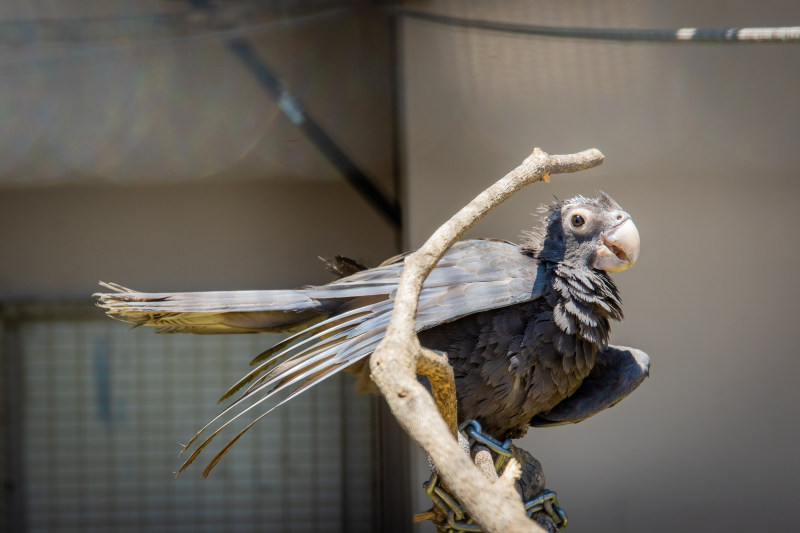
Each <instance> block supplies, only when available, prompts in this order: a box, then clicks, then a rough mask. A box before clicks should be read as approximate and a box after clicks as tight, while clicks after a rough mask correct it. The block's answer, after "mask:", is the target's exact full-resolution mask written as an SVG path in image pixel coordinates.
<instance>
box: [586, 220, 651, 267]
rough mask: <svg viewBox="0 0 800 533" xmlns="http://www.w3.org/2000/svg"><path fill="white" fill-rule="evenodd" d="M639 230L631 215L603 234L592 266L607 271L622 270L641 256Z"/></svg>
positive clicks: (630, 265)
mask: <svg viewBox="0 0 800 533" xmlns="http://www.w3.org/2000/svg"><path fill="white" fill-rule="evenodd" d="M639 245H640V241H639V230H637V229H636V225H635V224H634V223H633V220H631V218H630V217H628V219H627V220H625V221H624V222H623V223H622V224H620V225H619V226H617V227H615V228H614V229H613V230H611V233H609V234H608V235H603V242H602V243H601V244H600V245H599V246H598V247H597V250H596V251H595V257H594V264H593V265H592V268H596V269H598V270H605V271H606V272H622V271H623V270H626V269H628V268H630V267H632V266H633V265H634V264H636V260H637V259H638V258H639Z"/></svg>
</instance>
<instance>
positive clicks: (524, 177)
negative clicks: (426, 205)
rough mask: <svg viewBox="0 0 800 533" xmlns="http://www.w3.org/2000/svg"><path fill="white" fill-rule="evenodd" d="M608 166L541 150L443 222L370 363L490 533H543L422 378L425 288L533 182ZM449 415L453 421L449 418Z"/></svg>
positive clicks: (412, 268)
mask: <svg viewBox="0 0 800 533" xmlns="http://www.w3.org/2000/svg"><path fill="white" fill-rule="evenodd" d="M602 162H603V154H602V153H600V151H599V150H596V149H591V150H586V151H584V152H580V153H577V154H572V155H554V156H550V155H548V154H546V153H545V152H543V151H542V150H540V149H538V148H536V149H534V151H533V153H532V154H531V155H530V156H528V157H527V158H526V159H525V161H523V163H522V164H521V165H520V166H519V167H517V168H516V169H514V170H513V171H511V172H510V173H509V174H507V175H506V176H505V177H504V178H502V179H501V180H500V181H498V182H497V183H495V184H494V185H492V186H491V187H489V188H488V189H486V190H485V191H483V192H482V193H481V194H480V195H478V196H477V197H476V198H475V199H474V200H473V201H472V202H470V203H469V204H468V205H467V206H465V207H464V208H463V209H461V210H460V211H459V212H458V213H456V214H455V215H454V216H453V217H452V218H451V219H450V220H448V221H447V222H446V223H445V224H443V225H442V226H441V227H440V228H439V229H438V230H436V232H435V233H434V234H433V235H432V236H431V237H430V238H429V239H428V241H427V242H426V243H425V244H424V245H423V246H422V247H421V248H420V249H419V250H417V251H416V252H415V253H413V254H411V255H410V256H408V257H407V258H406V261H405V268H404V269H403V274H402V277H401V279H400V284H399V285H398V288H397V293H396V296H395V303H394V312H393V314H392V319H391V322H390V323H389V326H388V329H387V332H386V336H385V337H384V339H383V341H382V342H381V343H380V344H379V345H378V348H377V349H376V350H375V352H374V354H373V355H372V357H371V358H370V370H371V372H372V378H373V380H374V381H375V384H376V385H377V386H378V388H379V390H380V391H381V394H383V396H384V397H385V398H386V401H387V402H388V404H389V407H390V408H391V410H392V413H393V414H394V416H395V417H396V418H397V420H398V422H399V423H400V425H401V426H402V427H403V428H404V429H405V431H406V432H407V433H408V434H409V435H410V436H411V437H412V438H413V439H414V440H415V441H417V442H418V443H419V444H420V446H422V448H423V449H424V450H425V452H427V453H428V455H429V456H430V457H431V459H432V460H433V462H434V463H435V464H436V467H437V470H438V471H439V474H440V475H441V477H442V479H443V481H444V482H445V483H446V484H447V487H448V489H449V490H451V491H452V493H453V494H454V496H455V497H456V498H457V499H458V500H459V502H460V503H461V504H462V505H463V507H464V508H465V510H466V511H467V512H468V513H469V515H470V516H471V517H472V518H473V519H474V520H475V522H477V523H478V524H479V525H480V526H481V527H482V528H483V530H484V531H487V532H498V533H499V532H504V533H505V532H522V531H543V530H542V529H541V528H540V527H538V526H537V525H536V524H535V523H533V522H532V521H531V520H530V519H528V517H527V516H526V515H525V512H524V509H523V506H522V501H521V499H520V496H519V494H518V493H517V491H516V490H515V489H514V486H513V483H508V482H502V483H501V482H497V481H495V482H492V481H490V480H489V479H487V478H486V477H485V476H484V475H483V474H481V472H480V471H479V470H478V469H477V468H476V467H475V465H474V464H473V463H472V460H471V458H470V456H469V455H467V454H465V453H464V452H463V450H462V449H461V448H460V447H459V445H458V442H457V441H456V439H455V438H453V433H452V429H451V428H452V421H451V420H448V423H446V422H445V421H444V420H443V418H442V417H441V416H440V415H439V412H438V411H437V407H436V405H435V403H434V400H433V398H432V397H431V395H430V394H428V391H427V390H426V389H425V388H424V387H423V386H422V385H421V384H420V383H419V382H418V381H417V377H416V372H417V369H418V367H421V368H426V367H427V366H429V365H428V363H422V364H421V363H419V361H420V358H422V357H427V358H430V357H431V356H430V354H428V355H427V356H426V355H423V352H422V348H421V346H420V343H419V339H418V337H417V335H416V333H415V331H414V318H415V315H416V312H417V302H418V299H419V293H420V291H421V290H422V284H423V282H424V281H425V278H427V276H428V274H429V273H430V272H431V270H432V269H433V268H434V266H435V265H436V263H437V262H438V261H439V259H440V258H441V257H442V255H444V253H445V252H446V251H447V250H448V248H450V246H452V245H453V244H454V243H455V242H456V241H458V239H460V238H461V237H462V236H463V235H464V234H465V233H466V232H467V231H468V230H469V229H470V228H472V226H474V225H475V224H476V223H477V222H478V221H479V220H480V219H481V218H483V217H484V216H486V214H488V213H489V212H490V211H491V210H492V209H494V208H495V207H497V206H498V205H499V204H500V203H502V202H503V201H505V200H507V199H508V198H510V197H511V196H512V195H513V194H514V193H516V192H517V191H518V190H520V189H521V188H522V187H524V186H525V185H528V184H530V183H534V182H537V181H542V180H549V176H550V174H562V173H566V172H576V171H579V170H584V169H588V168H592V167H595V166H597V165H599V164H601V163H602ZM448 417H449V416H448Z"/></svg>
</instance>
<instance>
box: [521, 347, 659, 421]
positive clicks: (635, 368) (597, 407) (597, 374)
mask: <svg viewBox="0 0 800 533" xmlns="http://www.w3.org/2000/svg"><path fill="white" fill-rule="evenodd" d="M649 375H650V357H649V356H648V355H647V354H646V353H644V352H643V351H641V350H637V349H635V348H626V347H623V346H608V347H607V348H605V349H604V350H601V351H599V352H598V353H597V357H596V360H595V365H594V367H593V368H592V371H591V373H590V374H589V375H588V376H587V377H586V378H585V379H584V380H583V382H582V383H581V386H580V387H578V390H576V391H575V393H574V394H572V396H569V397H567V398H564V399H563V400H562V401H561V402H559V403H558V404H557V405H556V406H555V407H553V408H552V409H550V410H549V411H547V412H545V413H539V414H538V415H536V416H535V417H533V418H532V419H531V421H530V425H532V426H536V427H547V426H561V425H564V424H575V423H577V422H581V421H583V420H586V419H587V418H589V417H591V416H594V415H596V414H597V413H599V412H600V411H603V410H605V409H608V408H609V407H613V406H614V405H616V404H617V403H619V402H620V401H621V400H622V399H623V398H625V397H626V396H627V395H629V394H630V393H632V392H633V391H634V390H635V389H636V387H638V386H639V385H641V383H642V382H643V381H644V380H645V378H646V377H647V376H649Z"/></svg>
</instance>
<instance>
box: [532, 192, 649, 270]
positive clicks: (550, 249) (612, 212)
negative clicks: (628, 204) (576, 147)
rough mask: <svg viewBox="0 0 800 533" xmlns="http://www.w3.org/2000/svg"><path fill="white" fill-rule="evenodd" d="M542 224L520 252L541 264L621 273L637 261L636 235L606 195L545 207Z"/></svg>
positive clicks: (576, 198)
mask: <svg viewBox="0 0 800 533" xmlns="http://www.w3.org/2000/svg"><path fill="white" fill-rule="evenodd" d="M544 211H545V216H544V217H543V222H544V224H543V225H542V227H540V228H538V229H537V230H534V231H533V232H531V233H529V234H528V235H527V242H526V243H525V244H523V249H525V250H526V251H528V252H529V253H531V254H532V255H534V257H537V258H539V259H540V260H542V261H549V262H554V263H565V264H568V265H570V266H573V267H578V268H581V267H583V268H591V269H595V270H603V271H605V272H621V271H623V270H625V269H628V268H630V267H632V266H633V265H634V263H636V260H637V259H638V258H639V231H638V230H637V229H636V225H635V224H634V223H633V220H632V219H631V216H630V215H629V214H628V213H626V212H625V211H624V210H623V209H622V208H621V207H620V205H619V204H618V203H617V202H615V201H614V200H613V199H612V198H611V197H610V196H609V195H607V194H606V193H604V192H600V196H598V197H597V198H584V197H583V196H576V197H575V198H570V199H569V200H565V201H564V202H562V203H557V204H555V205H553V206H550V207H545V208H544Z"/></svg>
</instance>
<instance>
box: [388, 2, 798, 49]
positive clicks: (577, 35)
mask: <svg viewBox="0 0 800 533" xmlns="http://www.w3.org/2000/svg"><path fill="white" fill-rule="evenodd" d="M391 11H392V12H394V13H395V14H396V15H398V16H401V17H408V18H413V19H418V20H424V21H427V22H433V23H435V24H443V25H447V26H458V27H462V28H474V29H481V30H489V31H496V32H503V33H516V34H525V35H538V36H542V37H561V38H570V39H593V40H602V41H645V42H673V43H697V42H703V43H731V42H737V43H796V42H800V26H787V27H775V28H716V29H703V28H679V29H635V28H631V29H629V28H585V27H569V26H563V27H559V26H538V25H535V24H519V23H514V22H498V21H493V20H483V19H471V18H465V17H454V16H450V15H441V14H438V13H429V12H424V11H413V10H408V9H399V8H392V9H391Z"/></svg>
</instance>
